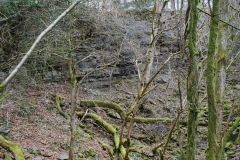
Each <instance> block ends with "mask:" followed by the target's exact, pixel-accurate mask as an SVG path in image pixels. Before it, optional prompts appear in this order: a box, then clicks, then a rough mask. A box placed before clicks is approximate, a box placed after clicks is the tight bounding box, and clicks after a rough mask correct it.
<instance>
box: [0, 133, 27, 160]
mask: <svg viewBox="0 0 240 160" xmlns="http://www.w3.org/2000/svg"><path fill="white" fill-rule="evenodd" d="M0 146H1V147H2V148H4V149H5V150H7V151H9V152H11V153H12V154H13V156H14V158H15V159H16V160H24V155H23V152H22V150H21V147H20V146H19V145H17V144H16V143H13V142H10V141H8V140H6V139H5V138H3V136H1V135H0Z"/></svg>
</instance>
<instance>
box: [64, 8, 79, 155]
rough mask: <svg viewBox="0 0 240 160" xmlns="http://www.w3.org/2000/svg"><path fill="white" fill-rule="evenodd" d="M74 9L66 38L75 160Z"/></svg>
mask: <svg viewBox="0 0 240 160" xmlns="http://www.w3.org/2000/svg"><path fill="white" fill-rule="evenodd" d="M73 18H74V10H73V11H72V12H71V15H70V25H69V27H68V32H67V36H66V40H67V42H68V72H69V76H70V79H71V84H72V91H71V113H70V131H71V138H70V150H69V160H74V159H75V157H74V143H75V139H74V137H75V118H76V108H77V79H76V69H75V67H74V61H73V55H72V44H71V30H72V27H73V21H74V20H73Z"/></svg>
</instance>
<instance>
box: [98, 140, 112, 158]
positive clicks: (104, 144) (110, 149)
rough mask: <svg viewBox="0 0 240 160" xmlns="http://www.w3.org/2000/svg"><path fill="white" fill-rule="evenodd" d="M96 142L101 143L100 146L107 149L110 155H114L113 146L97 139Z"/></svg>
mask: <svg viewBox="0 0 240 160" xmlns="http://www.w3.org/2000/svg"><path fill="white" fill-rule="evenodd" d="M98 142H99V143H100V144H101V145H102V147H103V148H104V149H106V150H108V152H109V153H110V155H111V156H113V155H114V151H113V148H112V147H111V146H110V145H108V144H106V143H103V142H102V141H100V140H99V141H98Z"/></svg>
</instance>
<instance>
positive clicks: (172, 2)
mask: <svg viewBox="0 0 240 160" xmlns="http://www.w3.org/2000/svg"><path fill="white" fill-rule="evenodd" d="M171 10H172V11H175V10H176V7H175V0H171Z"/></svg>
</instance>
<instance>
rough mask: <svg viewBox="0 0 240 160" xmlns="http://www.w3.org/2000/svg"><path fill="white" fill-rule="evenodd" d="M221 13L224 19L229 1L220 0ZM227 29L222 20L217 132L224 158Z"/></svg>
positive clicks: (220, 27)
mask: <svg viewBox="0 0 240 160" xmlns="http://www.w3.org/2000/svg"><path fill="white" fill-rule="evenodd" d="M219 3H220V5H221V8H220V13H222V14H221V15H220V18H221V19H224V17H223V16H224V15H225V14H224V13H227V1H225V0H220V2H219ZM226 30H227V26H224V24H223V23H222V22H219V24H218V37H217V55H216V59H217V63H216V86H215V87H216V89H215V91H216V104H217V113H218V122H217V133H218V135H217V136H218V137H217V140H218V144H219V145H220V146H219V147H220V149H219V151H220V152H218V158H219V159H223V158H224V143H223V141H222V138H223V136H224V135H223V134H222V121H223V115H222V108H223V102H224V91H225V81H226V63H225V61H226V51H227V49H226V48H227V47H226V45H227V42H226V40H225V36H224V35H225V33H226Z"/></svg>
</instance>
